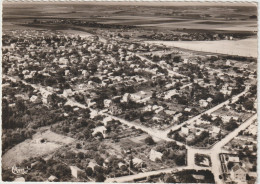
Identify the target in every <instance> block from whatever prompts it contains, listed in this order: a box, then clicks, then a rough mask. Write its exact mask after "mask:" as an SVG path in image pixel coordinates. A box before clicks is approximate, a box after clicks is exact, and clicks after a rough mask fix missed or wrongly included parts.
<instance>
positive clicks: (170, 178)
mask: <svg viewBox="0 0 260 184" xmlns="http://www.w3.org/2000/svg"><path fill="white" fill-rule="evenodd" d="M165 183H175V180H174V178H173V177H172V176H166V179H165Z"/></svg>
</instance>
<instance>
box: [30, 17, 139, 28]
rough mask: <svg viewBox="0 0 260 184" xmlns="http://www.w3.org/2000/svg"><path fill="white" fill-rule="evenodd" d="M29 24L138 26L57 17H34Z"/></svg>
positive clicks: (106, 26) (105, 26) (107, 26)
mask: <svg viewBox="0 0 260 184" xmlns="http://www.w3.org/2000/svg"><path fill="white" fill-rule="evenodd" d="M28 24H29V25H36V24H72V25H77V26H86V27H95V28H108V29H132V28H137V27H136V26H130V25H120V24H102V23H97V22H94V21H82V20H71V19H55V20H41V21H38V20H37V19H34V21H33V22H31V23H28Z"/></svg>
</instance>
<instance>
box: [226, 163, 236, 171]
mask: <svg viewBox="0 0 260 184" xmlns="http://www.w3.org/2000/svg"><path fill="white" fill-rule="evenodd" d="M233 166H234V162H228V164H227V167H228V169H229V170H231V169H232V167H233Z"/></svg>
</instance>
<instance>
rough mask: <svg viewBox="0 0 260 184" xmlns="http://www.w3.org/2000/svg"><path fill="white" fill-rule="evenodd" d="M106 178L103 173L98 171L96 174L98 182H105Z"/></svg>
mask: <svg viewBox="0 0 260 184" xmlns="http://www.w3.org/2000/svg"><path fill="white" fill-rule="evenodd" d="M105 179H106V178H105V176H104V175H103V174H101V173H98V174H97V175H96V182H104V181H105Z"/></svg>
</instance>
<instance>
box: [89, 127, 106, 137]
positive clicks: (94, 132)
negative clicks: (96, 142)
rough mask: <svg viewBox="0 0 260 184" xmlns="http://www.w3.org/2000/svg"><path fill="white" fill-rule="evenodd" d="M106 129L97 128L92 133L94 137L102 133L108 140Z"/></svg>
mask: <svg viewBox="0 0 260 184" xmlns="http://www.w3.org/2000/svg"><path fill="white" fill-rule="evenodd" d="M106 131H107V129H106V127H104V126H99V127H96V128H95V129H94V131H93V133H92V135H93V136H94V135H95V134H96V133H98V132H100V133H101V134H102V135H103V137H104V138H106Z"/></svg>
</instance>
